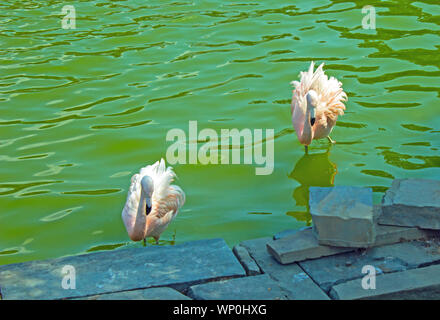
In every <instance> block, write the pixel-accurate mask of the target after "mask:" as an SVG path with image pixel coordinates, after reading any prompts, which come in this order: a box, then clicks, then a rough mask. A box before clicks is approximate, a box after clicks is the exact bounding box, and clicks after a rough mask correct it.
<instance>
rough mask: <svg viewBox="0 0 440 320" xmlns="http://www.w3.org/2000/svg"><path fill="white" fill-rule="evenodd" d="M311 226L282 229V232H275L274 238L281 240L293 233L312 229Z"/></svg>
mask: <svg viewBox="0 0 440 320" xmlns="http://www.w3.org/2000/svg"><path fill="white" fill-rule="evenodd" d="M311 228H312V227H309V226H307V227H302V228H299V229H286V230H283V231H280V232H278V233H276V234H274V235H273V240H280V239H282V238H286V237H288V236H291V235H293V234H295V233H297V232H298V231H303V230H307V229H311Z"/></svg>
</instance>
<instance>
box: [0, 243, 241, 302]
mask: <svg viewBox="0 0 440 320" xmlns="http://www.w3.org/2000/svg"><path fill="white" fill-rule="evenodd" d="M66 265H71V266H73V267H74V268H75V271H76V272H75V274H76V289H68V290H66V289H63V288H62V287H61V282H62V279H63V276H64V275H63V274H62V269H63V267H64V266H66ZM245 275H246V273H245V271H244V269H243V268H242V266H241V265H240V263H239V262H238V260H237V259H236V258H235V256H234V254H233V253H232V251H231V250H230V249H229V247H228V246H227V245H226V243H225V241H224V240H223V239H211V240H200V241H194V242H188V243H184V244H180V245H176V246H164V247H159V246H153V247H147V248H131V249H123V250H115V251H106V252H97V253H91V254H85V255H78V256H72V257H65V258H59V259H53V260H45V261H31V262H25V263H19V264H12V265H5V266H0V289H1V293H2V297H3V299H63V298H74V297H82V296H90V295H97V294H103V293H111V292H117V291H127V290H134V289H145V288H149V287H159V286H173V287H174V288H180V287H187V286H189V285H193V284H196V283H200V282H204V281H209V280H214V279H218V278H227V277H237V276H245Z"/></svg>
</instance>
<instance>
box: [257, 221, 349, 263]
mask: <svg viewBox="0 0 440 320" xmlns="http://www.w3.org/2000/svg"><path fill="white" fill-rule="evenodd" d="M266 246H267V250H268V252H269V253H270V254H271V255H272V256H273V257H274V258H275V259H276V260H277V261H278V262H279V263H281V264H289V263H293V262H298V261H303V260H307V259H315V258H319V257H323V256H330V255H334V254H338V253H342V252H349V251H353V250H355V249H354V248H343V247H332V246H324V245H320V244H319V243H318V240H317V239H316V237H315V234H314V232H313V230H312V229H311V228H308V229H305V230H302V231H297V232H296V233H293V234H292V235H290V236H287V237H284V238H281V239H280V240H269V241H268V242H267V244H266Z"/></svg>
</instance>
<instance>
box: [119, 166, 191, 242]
mask: <svg viewBox="0 0 440 320" xmlns="http://www.w3.org/2000/svg"><path fill="white" fill-rule="evenodd" d="M175 177H176V175H175V173H174V171H173V168H171V167H168V168H166V166H165V161H164V160H163V159H161V160H160V161H157V162H156V163H155V164H153V165H149V166H146V167H144V168H142V169H141V170H140V172H139V173H136V174H135V175H133V177H132V178H131V185H130V189H129V191H128V196H127V201H126V203H125V206H124V209H123V210H122V220H123V221H124V225H125V228H126V229H127V232H128V235H129V237H130V239H131V240H133V241H140V240H144V245H145V243H146V238H148V237H153V238H154V239H155V240H156V243H158V241H159V238H160V235H161V233H162V232H164V231H165V229H166V228H167V226H168V225H169V224H170V222H171V221H172V220H173V219H174V218H175V217H176V215H177V213H178V212H179V209H180V208H181V207H182V206H183V204H184V202H185V193H184V192H183V191H182V189H180V187H178V186H176V185H171V183H172V182H173V180H174V178H175Z"/></svg>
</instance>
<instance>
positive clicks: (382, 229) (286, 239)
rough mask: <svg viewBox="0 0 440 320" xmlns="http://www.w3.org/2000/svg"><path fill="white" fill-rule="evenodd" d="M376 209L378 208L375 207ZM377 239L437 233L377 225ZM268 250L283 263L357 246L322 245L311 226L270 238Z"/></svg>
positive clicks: (389, 240) (379, 243)
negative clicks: (276, 238) (273, 238)
mask: <svg viewBox="0 0 440 320" xmlns="http://www.w3.org/2000/svg"><path fill="white" fill-rule="evenodd" d="M375 210H377V209H376V208H375ZM375 229H376V240H375V243H374V245H373V246H382V245H388V244H393V243H398V242H402V241H412V240H418V239H430V238H432V237H434V236H435V235H436V234H435V232H432V231H430V230H422V229H419V228H409V227H397V226H384V225H378V224H376V225H375ZM267 250H268V252H269V253H270V254H271V255H272V256H273V257H274V258H275V259H276V260H277V261H278V262H279V263H281V264H289V263H293V262H299V261H304V260H308V259H316V258H320V257H325V256H330V255H334V254H338V253H343V252H350V251H354V250H355V248H344V247H333V246H325V245H320V244H319V243H318V240H317V239H316V237H315V235H314V232H313V231H312V229H311V228H307V229H303V230H296V231H295V232H291V233H287V232H286V233H285V236H283V237H281V238H280V239H279V240H269V241H268V243H267Z"/></svg>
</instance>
